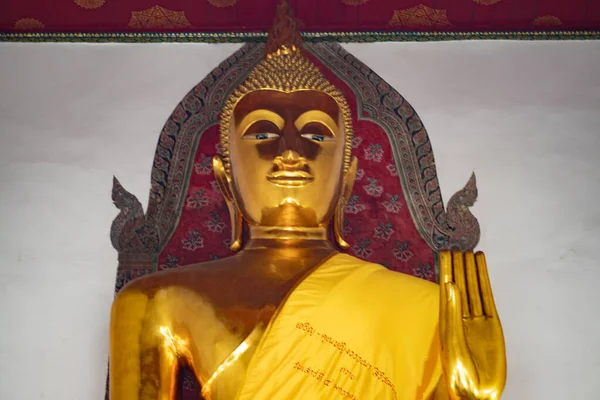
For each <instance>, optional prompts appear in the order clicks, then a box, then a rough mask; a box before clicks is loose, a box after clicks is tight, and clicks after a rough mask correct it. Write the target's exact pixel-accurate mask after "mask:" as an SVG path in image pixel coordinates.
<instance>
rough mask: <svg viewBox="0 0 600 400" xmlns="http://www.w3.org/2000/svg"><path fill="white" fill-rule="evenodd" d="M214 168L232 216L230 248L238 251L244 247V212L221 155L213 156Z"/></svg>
mask: <svg viewBox="0 0 600 400" xmlns="http://www.w3.org/2000/svg"><path fill="white" fill-rule="evenodd" d="M213 170H214V172H215V178H216V179H217V184H218V185H219V189H221V194H223V197H225V203H226V204H227V209H228V210H229V218H231V245H230V246H229V249H230V250H231V251H238V250H239V249H241V247H242V213H240V209H239V208H238V206H237V203H236V202H235V198H234V197H233V190H232V189H231V177H230V176H229V174H228V173H227V170H226V169H225V166H224V165H223V160H221V157H219V156H215V157H213Z"/></svg>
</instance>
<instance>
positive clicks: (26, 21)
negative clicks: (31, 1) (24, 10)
mask: <svg viewBox="0 0 600 400" xmlns="http://www.w3.org/2000/svg"><path fill="white" fill-rule="evenodd" d="M45 27H46V25H44V23H43V22H41V21H38V20H37V19H35V18H21V19H20V20H18V21H16V22H15V29H21V30H25V31H30V30H35V29H44V28H45Z"/></svg>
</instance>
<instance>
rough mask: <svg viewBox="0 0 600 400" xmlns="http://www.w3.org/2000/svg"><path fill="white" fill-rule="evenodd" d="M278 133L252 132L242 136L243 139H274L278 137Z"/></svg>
mask: <svg viewBox="0 0 600 400" xmlns="http://www.w3.org/2000/svg"><path fill="white" fill-rule="evenodd" d="M278 137H279V135H278V134H276V133H252V134H249V135H248V134H247V135H245V136H244V139H251V140H267V139H275V138H278Z"/></svg>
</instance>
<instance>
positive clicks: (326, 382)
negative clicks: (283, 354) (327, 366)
mask: <svg viewBox="0 0 600 400" xmlns="http://www.w3.org/2000/svg"><path fill="white" fill-rule="evenodd" d="M294 369H296V370H298V371H301V372H304V373H305V374H306V375H308V376H311V377H313V378H314V379H316V380H317V381H318V382H322V383H323V386H327V387H328V388H330V389H332V390H334V391H335V392H337V394H338V395H340V396H342V397H343V398H344V399H351V400H358V399H357V397H356V396H355V395H353V394H352V393H350V392H348V391H347V390H346V389H344V388H343V387H341V386H339V385H338V384H337V383H335V382H333V381H332V380H331V379H324V378H325V373H324V372H323V371H321V370H319V369H314V368H311V367H306V366H305V365H303V364H302V363H300V362H299V361H296V363H295V364H294Z"/></svg>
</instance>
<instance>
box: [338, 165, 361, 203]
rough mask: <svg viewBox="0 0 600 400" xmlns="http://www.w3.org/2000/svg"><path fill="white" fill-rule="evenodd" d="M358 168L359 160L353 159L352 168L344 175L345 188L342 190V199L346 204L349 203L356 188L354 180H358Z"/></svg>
mask: <svg viewBox="0 0 600 400" xmlns="http://www.w3.org/2000/svg"><path fill="white" fill-rule="evenodd" d="M357 167H358V160H357V159H356V157H352V161H350V168H348V172H346V174H345V175H344V187H343V189H342V199H344V203H347V202H348V200H349V199H350V195H351V194H352V188H354V180H355V179H356V168H357Z"/></svg>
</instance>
